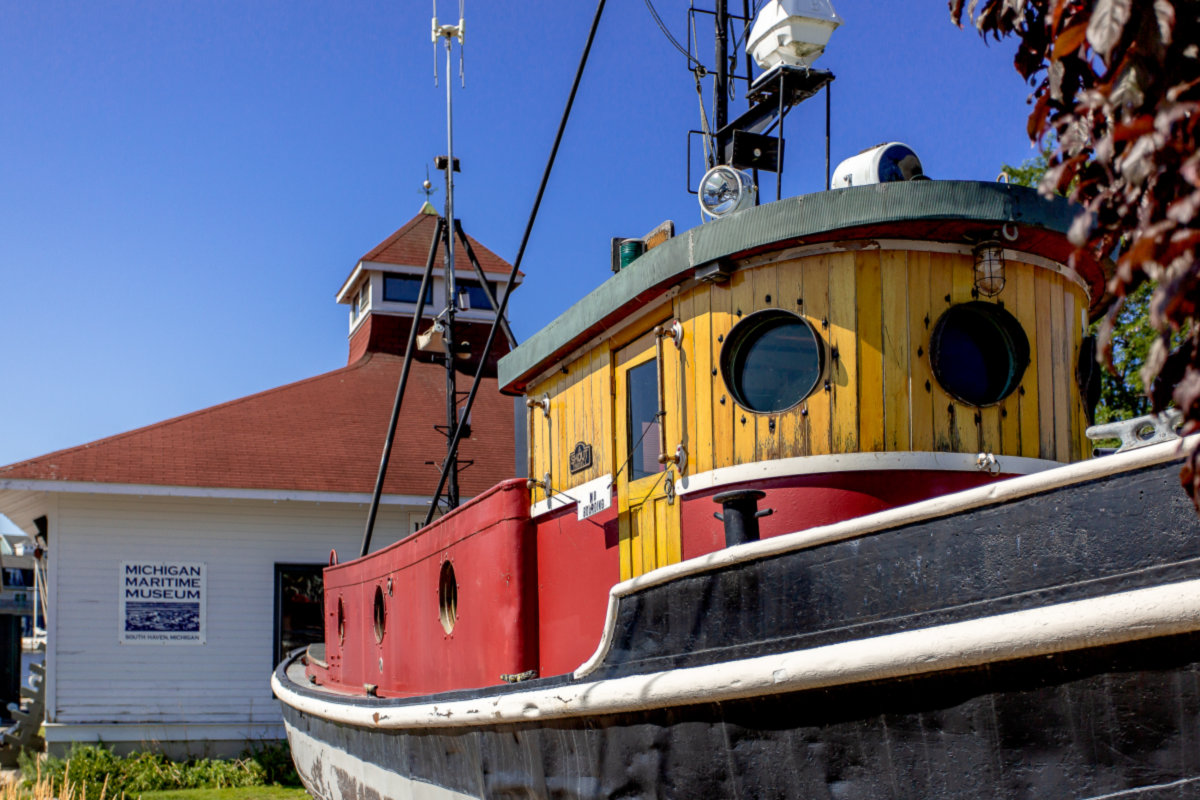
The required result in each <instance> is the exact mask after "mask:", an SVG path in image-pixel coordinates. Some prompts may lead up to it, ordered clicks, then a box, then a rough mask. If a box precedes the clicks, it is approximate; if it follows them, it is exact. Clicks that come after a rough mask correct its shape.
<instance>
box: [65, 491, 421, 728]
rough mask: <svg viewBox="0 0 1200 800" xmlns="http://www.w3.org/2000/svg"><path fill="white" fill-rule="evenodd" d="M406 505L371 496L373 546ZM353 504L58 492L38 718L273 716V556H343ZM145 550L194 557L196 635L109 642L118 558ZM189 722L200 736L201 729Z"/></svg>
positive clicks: (362, 511) (356, 533)
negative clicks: (45, 672)
mask: <svg viewBox="0 0 1200 800" xmlns="http://www.w3.org/2000/svg"><path fill="white" fill-rule="evenodd" d="M416 511H420V513H421V514H422V515H424V510H423V509H420V508H417V507H397V506H391V505H383V506H381V507H380V512H379V518H378V520H377V522H376V527H375V536H374V539H373V542H372V549H373V550H378V549H380V548H382V547H384V546H386V545H387V544H389V543H391V542H394V541H397V540H398V539H399V538H401V537H402V536H404V535H406V534H407V533H408V531H409V514H410V513H412V512H416ZM365 517H366V504H365V503H335V502H321V503H314V502H300V501H278V502H274V501H269V500H231V499H225V498H170V497H162V498H155V497H146V496H141V497H130V496H105V495H92V494H66V495H62V496H61V499H60V500H59V501H58V505H57V513H56V514H55V525H56V528H55V530H54V533H53V541H54V557H53V559H52V563H53V566H54V569H55V577H54V578H53V580H52V585H51V587H50V591H51V593H52V604H53V607H54V608H55V609H57V613H56V617H55V625H56V629H55V632H54V635H53V636H52V637H51V639H50V642H49V647H50V652H49V653H48V657H49V658H51V659H52V663H53V674H54V678H55V681H56V685H55V692H54V694H53V696H52V698H51V699H50V703H49V705H48V706H47V719H48V720H49V721H51V722H54V723H58V724H62V725H66V726H68V729H69V726H71V725H88V724H115V723H126V724H130V725H138V724H157V723H162V724H187V725H202V724H232V725H246V726H251V725H278V724H280V723H281V722H282V718H281V715H280V711H279V703H278V701H276V700H275V698H274V697H273V696H272V694H271V687H270V684H269V683H268V681H267V679H266V676H268V675H270V673H271V670H272V669H273V668H274V666H275V665H274V664H273V663H272V662H273V661H274V653H273V625H274V611H273V609H274V578H275V565H276V564H312V565H324V564H327V563H328V561H329V551H330V548H331V547H333V548H336V549H337V552H338V554H339V556H340V557H341V558H342V559H343V560H347V559H349V558H350V557H352V556H355V555H357V554H358V550H359V545H360V543H361V539H362V528H363V520H364V519H365ZM156 560H161V561H166V562H180V561H191V562H202V563H204V564H206V578H205V583H206V585H205V601H206V603H207V630H206V641H205V644H204V645H202V646H175V647H170V646H161V645H159V646H142V645H134V644H124V645H123V644H120V643H119V641H118V618H117V608H118V594H119V591H120V589H119V586H120V584H119V581H120V564H121V562H123V561H156ZM66 642H69V643H70V644H69V646H67V645H61V644H60V643H66ZM248 730H252V729H250V728H248ZM112 735H113V736H114V737H115V736H117V734H116V732H114V733H113V734H112ZM191 735H192V736H193V737H195V746H196V747H203V733H202V732H200V730H198V729H193V732H192V734H191Z"/></svg>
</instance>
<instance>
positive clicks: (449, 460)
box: [422, 0, 649, 527]
mask: <svg viewBox="0 0 1200 800" xmlns="http://www.w3.org/2000/svg"><path fill="white" fill-rule="evenodd" d="M647 2H649V0H647ZM604 3H605V0H599V3H597V5H596V15H595V16H594V17H593V18H592V27H591V28H590V29H589V30H588V36H587V43H586V44H585V45H584V46H583V55H581V56H580V58H579V67H578V68H577V69H576V70H575V80H574V81H573V82H572V83H571V93H570V94H569V95H567V105H566V107H565V108H564V109H563V114H562V119H561V120H560V121H559V123H558V132H557V133H556V134H555V136H554V145H553V146H552V147H551V148H550V158H549V159H548V160H547V161H546V168H545V170H543V172H542V181H541V183H540V184H539V185H538V190H537V196H536V197H535V198H534V201H533V209H532V210H531V211H530V213H529V221H528V222H527V223H525V233H524V234H523V235H522V236H521V246H520V247H519V248H517V257H516V259H515V260H514V261H513V265H512V270H511V271H510V272H509V273H508V283H507V285H506V286H505V288H504V294H503V296H502V297H501V298H500V308H499V309H497V311H496V319H495V320H494V321H493V322H492V327H491V328H490V329H489V330H488V337H487V342H485V343H484V345H483V355H482V356H481V357H480V359H479V366H478V367H477V368H476V370H475V379H474V380H473V381H471V391H469V392H468V393H467V400H466V402H465V403H464V404H463V413H462V418H463V419H468V418H470V416H471V407H472V406H473V405H474V404H475V395H476V394H477V393H478V392H479V385H480V383H482V381H483V372H484V369H486V368H487V361H488V359H487V354H488V353H490V352H492V343H493V342H495V340H496V332H497V331H498V330H499V329H500V320H501V319H503V318H504V312H505V311H506V310H507V308H508V299H509V298H510V297H512V289H513V285H514V284H515V283H516V281H517V273H518V272H519V271H520V269H521V261H522V259H524V257H525V246H526V245H527V244H529V234H530V233H532V232H533V223H534V222H535V221H536V220H537V213H538V209H539V208H540V207H541V205H542V195H544V194H545V192H546V184H547V183H549V182H550V171H551V170H552V169H553V168H554V159H555V158H556V157H557V156H558V146H559V145H560V144H561V143H562V137H563V131H565V130H566V128H567V120H568V119H569V118H570V116H571V107H572V106H573V105H574V104H575V93H576V92H577V91H578V90H579V83H580V81H581V80H582V78H583V68H584V67H585V66H587V59H588V54H589V53H590V52H591V50H592V42H593V41H594V40H595V38H596V29H597V28H598V27H599V26H600V16H601V14H602V13H603V12H604ZM462 434H463V426H462V425H456V426H455V427H454V438H452V439H451V440H450V447H449V453H448V454H447V456H446V460H445V461H444V462H442V474H441V476H440V477H439V478H438V485H437V490H436V491H435V492H434V494H433V501H432V502H431V503H430V505H429V513H428V514H426V515H425V522H424V523H423V525H422V527H424V525H428V524H429V523H430V522H432V521H433V515H434V512H435V511H437V507H438V503H439V502H440V501H441V499H442V490H443V489H444V488H445V487H446V478H447V477H448V476H449V473H450V469H451V468H452V466H453V464H454V457H455V456H457V454H458V443H459V441H460V440H461V439H462Z"/></svg>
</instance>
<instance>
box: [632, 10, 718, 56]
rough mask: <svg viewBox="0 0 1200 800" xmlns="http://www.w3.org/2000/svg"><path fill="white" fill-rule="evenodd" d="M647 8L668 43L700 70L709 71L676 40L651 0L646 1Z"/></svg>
mask: <svg viewBox="0 0 1200 800" xmlns="http://www.w3.org/2000/svg"><path fill="white" fill-rule="evenodd" d="M646 8H647V9H648V10H649V11H650V16H651V17H653V18H654V22H655V24H656V25H658V29H659V30H660V31H662V32H663V36H666V37H667V41H669V42H670V43H671V44H673V45H675V49H676V50H678V51H679V52H680V53H682V54H683V56H684V58H686V59H687V60H688V61H690V62H692V63H693V64H695V65H696V66H697V67H699V68H700V69H702V70H705V71H707V68H706V67H705V66H704V65H703V64H701V63H700V62H699V61H697V60H696V57H695V56H693V55H692V54H691V53H689V52H688V50H687V48H686V47H684V46H683V45H681V44H680V43H679V40H678V39H676V38H675V37H674V36H673V35H672V34H671V32H670V31H669V30H667V26H666V23H664V22H663V21H662V17H660V16H659V15H658V11H657V10H656V9H655V8H654V4H653V3H652V2H650V0H646Z"/></svg>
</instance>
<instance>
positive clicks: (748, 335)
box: [719, 308, 829, 414]
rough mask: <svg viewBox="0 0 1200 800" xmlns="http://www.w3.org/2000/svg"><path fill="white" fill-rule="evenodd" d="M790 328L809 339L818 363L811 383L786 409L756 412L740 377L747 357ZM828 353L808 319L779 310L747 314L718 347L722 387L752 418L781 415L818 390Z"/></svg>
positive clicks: (825, 345)
mask: <svg viewBox="0 0 1200 800" xmlns="http://www.w3.org/2000/svg"><path fill="white" fill-rule="evenodd" d="M792 325H798V326H800V327H802V328H803V329H804V330H805V331H807V333H808V334H809V335H810V336H811V337H812V342H813V347H814V352H815V354H816V359H817V362H816V365H815V366H816V371H815V374H814V376H813V380H812V383H811V384H809V385H808V386H807V388H805V389H804V390H803V391H801V392H799V393H798V394H797V396H796V397H795V398H794V399H792V401H791V402H790V403H788V404H787V405H785V406H782V407H779V408H756V407H754V406H753V405H751V404H750V402H749V400H748V399H747V397H746V392H745V382H744V374H743V373H744V371H745V368H746V361H747V357H748V354H749V353H750V351H751V349H752V348H753V347H754V345H755V344H757V343H758V342H760V341H762V339H763V338H764V337H766V336H767V335H769V334H770V333H772V332H774V331H776V330H778V329H779V328H782V327H784V326H792ZM827 350H828V345H827V344H826V342H825V340H824V339H823V338H821V334H820V333H818V332H817V329H816V327H815V326H814V325H813V324H812V323H811V322H809V321H808V320H807V319H805V318H804V317H802V316H801V315H799V314H796V313H795V312H792V311H787V310H785V309H782V308H765V309H762V310H760V311H755V312H754V313H752V314H748V315H747V316H746V317H744V318H743V319H741V320H739V321H738V322H737V324H735V325H734V326H733V328H732V329H731V330H730V331H729V335H727V336H726V337H725V343H724V344H723V345H722V346H721V353H720V357H719V361H720V368H721V378H722V380H724V382H725V387H726V388H727V389H729V395H730V397H732V398H733V401H734V402H735V403H736V404H737V405H738V407H740V408H743V409H745V410H746V411H749V412H750V413H752V414H782V413H784V412H786V411H790V410H791V409H793V408H795V407H796V406H798V405H800V404H801V403H803V402H804V401H805V400H807V399H808V398H809V397H811V396H812V395H813V393H814V392H816V391H817V389H818V388H819V387H820V386H821V380H822V379H823V378H824V377H825V373H826V370H827V369H828V364H829V357H828V355H827Z"/></svg>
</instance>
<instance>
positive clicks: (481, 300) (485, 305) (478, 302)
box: [458, 280, 500, 311]
mask: <svg viewBox="0 0 1200 800" xmlns="http://www.w3.org/2000/svg"><path fill="white" fill-rule="evenodd" d="M488 288H489V289H491V291H492V297H495V298H496V302H497V303H499V302H500V298H499V296H498V293H497V287H496V284H494V283H489V284H488ZM458 290H459V291H460V292H466V293H467V297H468V298H469V299H470V302H471V308H472V309H476V310H479V311H493V310H494V309H493V308H492V301H491V300H489V299H488V297H487V294H486V293H485V292H484V291H483V286H482V285H481V284H480V283H479V281H466V280H464V281H459V282H458Z"/></svg>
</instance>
